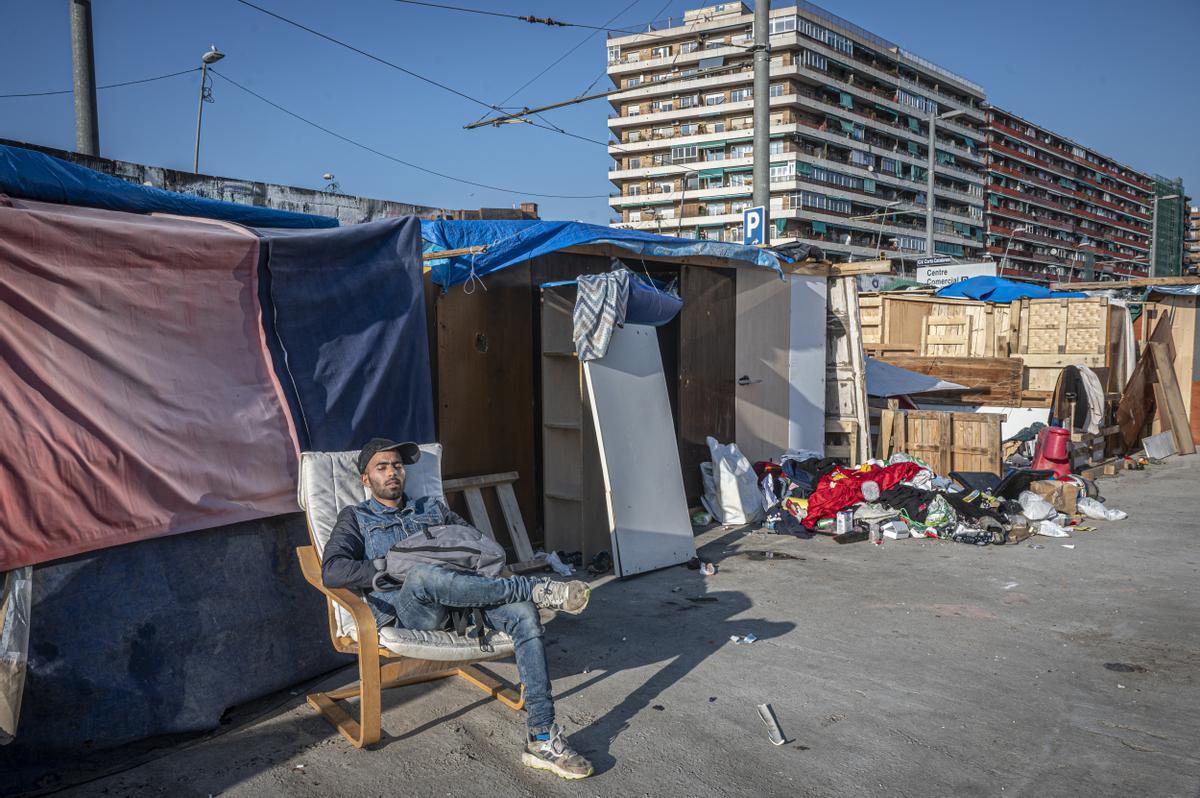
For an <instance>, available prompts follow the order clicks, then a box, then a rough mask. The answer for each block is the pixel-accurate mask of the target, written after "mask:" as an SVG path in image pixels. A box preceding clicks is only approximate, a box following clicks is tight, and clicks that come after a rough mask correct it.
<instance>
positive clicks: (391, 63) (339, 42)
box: [237, 0, 500, 111]
mask: <svg viewBox="0 0 1200 798" xmlns="http://www.w3.org/2000/svg"><path fill="white" fill-rule="evenodd" d="M237 2H239V3H241V4H242V5H244V6H246V7H247V8H253V9H254V10H255V11H259V12H261V13H263V14H266V15H267V16H269V17H274V18H275V19H277V20H279V21H280V22H286V23H287V24H288V25H291V26H293V27H296V28H299V29H300V30H302V31H306V32H308V33H311V34H312V35H313V36H316V37H318V38H321V39H324V40H325V41H327V42H331V43H333V44H336V45H337V46H339V47H344V48H346V49H347V50H350V51H351V52H355V53H358V54H359V55H361V56H365V57H367V58H370V59H371V60H372V61H375V62H377V63H380V64H383V65H384V66H388V67H391V68H392V69H396V70H399V71H400V72H403V73H404V74H405V75H408V76H409V77H413V78H416V79H417V80H420V81H423V82H425V83H428V84H429V85H431V86H436V87H438V88H439V89H442V90H443V91H448V92H450V93H451V94H454V95H457V96H459V97H462V98H463V99H464V100H469V101H470V102H473V103H475V104H477V105H482V106H483V107H484V108H488V109H490V110H492V111H500V109H499V108H497V107H496V106H494V105H492V104H491V103H488V102H484V101H483V100H481V99H479V98H478V97H472V96H471V95H469V94H467V93H465V92H461V91H459V90H458V89H456V88H454V87H453V86H447V85H446V84H445V83H442V82H441V81H438V80H434V79H433V78H431V77H427V76H425V75H422V74H420V73H419V72H414V71H412V70H411V69H408V68H407V67H402V66H400V65H399V64H397V63H395V62H394V61H389V60H387V59H386V58H382V57H380V56H378V55H375V54H374V53H369V52H367V51H366V50H362V49H360V48H358V47H355V46H354V45H352V44H350V43H348V42H344V41H342V40H341V39H335V38H334V37H332V36H330V35H328V34H325V33H321V31H319V30H315V29H313V28H310V27H308V26H307V25H303V24H301V23H299V22H296V21H295V20H294V19H288V18H287V17H285V16H283V15H281V14H276V13H275V12H274V11H270V10H268V9H265V8H263V7H262V6H259V5H255V4H254V3H251V2H250V0H237Z"/></svg>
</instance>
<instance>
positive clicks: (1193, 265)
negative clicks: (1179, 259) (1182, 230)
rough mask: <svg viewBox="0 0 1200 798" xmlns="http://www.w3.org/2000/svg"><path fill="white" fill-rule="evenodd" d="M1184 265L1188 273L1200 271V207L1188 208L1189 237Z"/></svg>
mask: <svg viewBox="0 0 1200 798" xmlns="http://www.w3.org/2000/svg"><path fill="white" fill-rule="evenodd" d="M1183 267H1184V270H1185V271H1186V272H1187V273H1188V274H1195V273H1196V272H1197V271H1200V208H1197V207H1192V208H1190V209H1188V223H1187V237H1186V238H1185V240H1184V253H1183Z"/></svg>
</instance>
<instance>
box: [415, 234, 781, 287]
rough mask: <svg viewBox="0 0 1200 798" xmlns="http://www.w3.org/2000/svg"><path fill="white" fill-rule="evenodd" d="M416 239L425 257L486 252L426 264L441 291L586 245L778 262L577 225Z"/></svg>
mask: <svg viewBox="0 0 1200 798" xmlns="http://www.w3.org/2000/svg"><path fill="white" fill-rule="evenodd" d="M421 236H422V237H423V238H424V239H425V251H426V252H437V251H441V250H451V249H467V248H468V247H478V246H486V247H487V249H486V250H485V251H484V252H481V253H478V254H475V255H459V256H455V257H453V258H448V259H441V260H433V261H429V262H428V265H429V266H430V267H431V268H432V272H433V281H434V282H435V283H437V284H438V285H440V286H442V287H444V288H448V287H450V286H452V285H459V284H460V283H465V282H467V280H469V279H470V277H471V275H472V273H473V274H474V275H475V276H476V277H482V276H484V275H487V274H491V273H492V272H495V271H499V270H501V269H505V268H508V267H509V266H513V265H515V264H518V263H521V262H523V261H527V260H530V259H531V258H536V257H538V256H539V255H546V254H549V253H551V252H557V251H558V250H560V249H567V248H569V247H578V246H584V245H587V244H608V245H611V246H614V247H619V248H620V249H624V250H627V251H628V252H629V254H630V255H631V256H637V257H643V258H656V257H658V258H662V257H669V258H683V257H689V256H704V257H710V258H725V259H727V260H733V261H741V262H743V263H747V264H753V265H755V266H762V267H764V268H768V269H774V270H776V271H781V270H780V266H779V264H780V257H779V256H778V255H776V254H775V253H773V252H771V251H770V250H766V249H760V248H758V247H747V246H743V245H741V244H729V243H725V242H723V241H700V240H697V239H689V238H674V237H671V236H660V235H656V234H654V233H644V232H641V231H639V230H618V229H616V228H613V227H601V226H600V225H595V224H584V223H583V222H546V221H422V222H421ZM781 273H782V272H781Z"/></svg>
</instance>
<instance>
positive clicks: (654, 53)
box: [650, 46, 671, 58]
mask: <svg viewBox="0 0 1200 798" xmlns="http://www.w3.org/2000/svg"><path fill="white" fill-rule="evenodd" d="M670 56H671V48H670V47H669V46H663V47H655V48H652V49H651V50H650V57H651V58H669V57H670Z"/></svg>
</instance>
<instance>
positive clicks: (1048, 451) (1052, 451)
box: [1033, 427, 1071, 478]
mask: <svg viewBox="0 0 1200 798" xmlns="http://www.w3.org/2000/svg"><path fill="white" fill-rule="evenodd" d="M1070 440H1071V433H1070V432H1068V431H1067V430H1065V429H1063V428H1062V427H1043V428H1042V430H1041V431H1039V432H1038V439H1037V449H1036V451H1035V452H1034V455H1033V468H1034V469H1035V470H1039V471H1040V470H1043V469H1047V470H1050V471H1053V472H1054V473H1055V474H1056V475H1057V476H1058V477H1059V478H1062V477H1065V476H1068V475H1069V474H1070V473H1071V455H1070Z"/></svg>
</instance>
